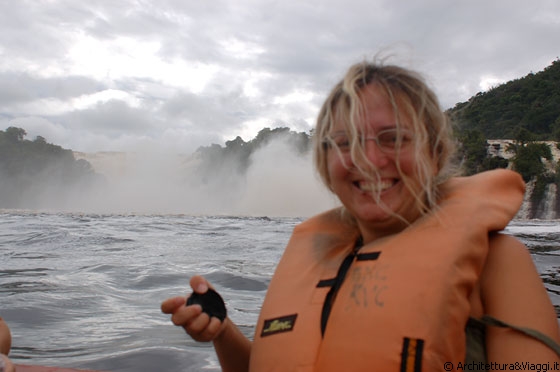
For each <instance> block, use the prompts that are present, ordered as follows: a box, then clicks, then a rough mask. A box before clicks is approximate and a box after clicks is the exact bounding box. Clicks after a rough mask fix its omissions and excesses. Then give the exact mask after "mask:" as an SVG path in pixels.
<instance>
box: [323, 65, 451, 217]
mask: <svg viewBox="0 0 560 372" xmlns="http://www.w3.org/2000/svg"><path fill="white" fill-rule="evenodd" d="M370 86H375V87H376V88H380V89H379V90H380V91H381V92H382V93H383V94H385V95H386V97H387V99H388V101H389V102H390V103H391V105H392V108H393V112H394V115H395V119H396V120H397V123H396V126H397V130H402V127H403V124H402V122H403V121H406V123H407V128H408V129H410V130H412V132H413V137H414V138H413V145H414V151H415V154H414V155H415V159H416V162H417V165H416V170H415V172H416V177H417V178H418V179H419V180H420V183H421V185H422V186H421V187H422V189H421V190H417V188H415V187H414V186H413V182H412V180H411V179H410V177H407V176H406V175H404V174H403V173H402V171H401V169H400V168H398V171H399V174H400V176H401V177H402V180H403V183H404V184H405V187H407V188H408V190H409V191H410V192H411V194H412V195H413V196H414V198H415V204H416V207H417V208H418V211H419V212H420V213H421V214H426V213H428V212H429V211H430V210H432V209H433V208H434V207H435V206H436V205H437V200H438V186H439V185H440V184H441V183H442V182H444V181H445V180H447V179H448V178H449V177H450V176H451V175H453V174H454V172H455V169H456V168H455V167H454V165H453V164H452V163H453V162H452V160H451V159H452V157H453V155H454V153H455V140H454V139H453V136H452V128H451V124H450V122H449V120H448V118H447V115H446V114H445V113H444V112H443V111H442V110H441V107H440V104H439V101H438V99H437V97H436V95H435V93H434V92H433V91H432V90H431V89H430V88H429V87H428V86H427V84H426V83H425V82H424V80H423V78H422V77H421V76H420V75H419V74H417V73H416V72H413V71H410V70H408V69H405V68H402V67H399V66H394V65H386V66H384V65H381V64H376V63H367V62H363V63H358V64H355V65H353V66H351V67H350V69H349V70H348V72H347V73H346V75H345V76H344V78H343V79H342V80H341V81H340V82H339V83H338V84H336V85H335V87H334V88H333V90H332V91H331V93H330V94H329V96H328V97H327V99H326V101H325V102H324V104H323V106H322V107H321V110H320V112H319V116H318V118H317V124H316V128H315V131H314V137H315V138H314V139H315V142H314V158H315V166H316V168H317V171H318V172H319V175H320V176H321V179H322V180H323V182H324V183H325V185H326V186H327V187H328V188H329V189H330V190H331V191H332V187H331V182H330V178H329V173H328V167H327V151H328V150H329V148H331V147H332V148H333V149H334V148H336V146H329V144H331V145H332V144H333V142H332V138H330V136H329V134H330V132H331V129H332V128H333V126H334V125H335V123H339V124H340V123H341V124H342V125H343V127H344V128H345V131H346V134H347V135H348V138H349V142H350V156H351V161H352V163H353V166H354V167H356V169H357V170H358V171H359V172H360V173H361V174H362V175H363V176H364V177H365V179H366V180H368V181H370V182H376V181H378V179H379V175H378V173H377V172H376V167H375V166H374V165H373V164H372V163H371V161H369V160H368V159H367V156H366V155H365V153H364V147H363V146H364V142H363V139H360V133H358V129H357V128H358V126H357V123H358V122H360V121H361V120H364V118H365V110H364V107H363V105H362V101H361V93H363V90H364V89H365V88H366V87H370ZM396 151H397V153H396V158H397V167H398V166H399V165H398V164H399V161H398V158H399V156H400V148H399V144H397V149H396ZM426 153H427V156H426ZM359 164H366V166H365V167H363V166H360V165H359ZM434 165H435V167H436V169H434ZM374 197H376V200H377V202H378V203H379V204H381V203H380V200H379V196H378V195H374ZM401 219H402V218H401ZM406 222H411V221H406Z"/></svg>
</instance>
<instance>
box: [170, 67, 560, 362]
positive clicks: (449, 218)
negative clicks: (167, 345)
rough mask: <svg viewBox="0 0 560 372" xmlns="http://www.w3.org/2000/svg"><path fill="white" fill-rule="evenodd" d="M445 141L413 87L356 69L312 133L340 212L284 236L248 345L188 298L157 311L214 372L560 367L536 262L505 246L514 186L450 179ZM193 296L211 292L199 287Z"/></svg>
mask: <svg viewBox="0 0 560 372" xmlns="http://www.w3.org/2000/svg"><path fill="white" fill-rule="evenodd" d="M451 133H452V130H451V126H450V124H449V121H448V120H447V118H446V116H445V114H444V113H443V112H442V110H441V108H440V106H439V103H438V100H437V98H436V96H435V94H434V93H433V92H432V90H431V89H430V88H429V87H428V86H427V85H426V84H425V83H424V81H423V79H422V78H421V77H420V76H419V75H417V74H416V73H414V72H412V71H409V70H407V69H403V68H401V67H398V66H384V65H379V64H375V63H366V62H364V63H360V64H357V65H354V66H352V67H351V68H350V69H349V71H348V73H347V74H346V76H345V77H344V79H343V80H342V81H341V82H340V83H338V84H337V85H336V86H335V87H334V89H333V90H332V92H331V94H330V95H329V96H328V98H327V100H326V102H325V103H324V104H323V107H322V109H321V111H320V113H319V117H318V120H317V126H316V128H315V136H316V138H315V140H316V141H315V147H314V152H315V159H316V166H317V169H318V170H319V173H320V175H321V177H322V179H323V181H324V183H325V184H326V186H327V187H328V188H329V189H330V190H331V191H332V192H333V193H334V194H335V195H336V196H337V197H338V199H339V200H340V202H341V203H342V205H343V207H342V208H338V209H333V210H330V211H327V212H325V213H322V214H319V215H318V216H315V217H312V218H310V219H309V220H307V221H305V222H303V223H301V224H300V225H298V226H297V227H296V228H295V229H294V232H293V234H292V237H291V239H290V242H289V243H288V246H287V248H286V250H285V252H284V255H283V257H282V259H281V261H280V263H279V265H278V267H277V269H276V271H275V274H274V277H273V278H272V281H271V283H270V285H269V288H268V292H267V295H266V298H265V300H264V303H263V306H262V309H261V312H260V316H259V319H258V322H257V325H256V329H255V335H254V340H253V341H249V340H248V339H247V338H246V337H245V336H244V335H243V334H242V333H241V332H240V330H239V329H238V328H237V327H236V326H235V325H234V324H233V323H232V321H231V320H230V319H229V317H226V318H225V319H224V320H219V319H218V318H216V317H212V316H210V315H208V314H207V313H208V311H207V310H205V309H204V307H203V306H200V305H190V306H185V299H184V298H183V297H175V298H170V299H168V300H166V301H164V302H163V303H162V310H163V312H165V313H168V314H171V315H172V316H171V320H172V321H173V323H174V324H176V325H179V326H182V327H183V328H184V329H185V330H186V331H187V333H188V334H189V335H190V336H191V337H192V338H193V339H195V340H197V341H213V343H214V347H215V349H216V352H217V354H218V358H219V360H220V363H221V365H222V368H223V370H224V371H245V370H251V371H266V370H272V369H274V368H275V369H278V370H285V371H287V370H301V371H312V370H320V371H339V370H347V371H371V370H401V371H404V370H406V371H439V370H441V369H442V364H443V363H444V362H450V363H453V365H458V363H464V362H477V363H483V364H484V363H486V362H502V363H516V362H523V363H527V362H529V363H533V362H534V363H541V362H542V361H559V360H560V359H559V356H560V347H559V346H558V344H557V342H558V341H560V333H559V329H558V323H557V321H556V316H555V311H554V308H553V307H552V304H551V302H550V299H549V297H548V295H547V293H546V290H545V288H544V286H543V285H542V282H541V280H540V278H539V276H538V274H537V271H536V270H535V267H534V265H533V263H532V260H531V257H530V256H529V254H528V253H527V250H526V247H525V246H524V245H523V244H522V243H521V242H519V241H518V240H516V239H515V238H513V237H511V236H507V235H503V234H500V233H499V231H500V230H502V229H504V228H505V227H506V226H507V224H508V223H509V222H510V220H511V219H512V218H513V217H514V216H515V214H516V212H517V210H518V208H519V207H520V205H521V202H522V199H523V192H524V184H523V181H522V179H521V177H520V176H519V175H518V174H516V173H514V172H511V171H505V170H498V171H491V172H486V173H481V174H478V175H475V176H472V177H463V178H461V177H452V175H453V170H454V169H455V167H454V166H453V162H452V159H453V157H452V155H453V153H454V151H453V150H454V140H453V138H452V136H451ZM190 284H191V287H192V288H193V290H194V291H195V292H196V293H199V294H203V293H205V292H206V291H207V290H208V288H211V286H210V284H209V283H208V282H207V281H206V280H205V279H204V278H202V277H200V276H195V277H193V278H192V279H191V283H190ZM527 304H530V306H528V305H527ZM279 325H281V326H279ZM498 327H501V328H503V329H499V330H498ZM279 350H281V353H279V352H278V351H279ZM522 356H523V357H522ZM521 357H522V358H523V359H520V358H521ZM443 367H444V368H446V366H445V365H444V366H443Z"/></svg>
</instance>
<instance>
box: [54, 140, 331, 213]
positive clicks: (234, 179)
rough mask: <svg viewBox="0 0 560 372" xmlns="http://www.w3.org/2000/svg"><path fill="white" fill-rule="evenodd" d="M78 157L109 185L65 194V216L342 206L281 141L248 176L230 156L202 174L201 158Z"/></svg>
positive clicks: (258, 156) (255, 158) (305, 160)
mask: <svg viewBox="0 0 560 372" xmlns="http://www.w3.org/2000/svg"><path fill="white" fill-rule="evenodd" d="M75 156H76V158H83V159H85V160H87V161H88V162H90V163H91V164H92V166H93V168H94V169H95V171H96V172H97V173H100V174H102V175H103V176H104V177H105V180H104V181H101V182H95V184H90V185H87V186H84V187H82V188H81V189H80V191H79V192H78V193H76V192H74V193H73V194H68V193H62V196H63V200H61V201H60V203H58V204H59V205H60V209H62V210H65V211H73V212H76V211H77V212H84V213H139V214H189V215H243V216H285V217H307V216H311V215H313V214H316V213H319V212H321V211H323V210H326V209H328V208H331V207H333V206H335V205H337V201H336V198H335V197H334V196H332V195H331V194H330V193H329V192H328V191H327V190H326V188H325V187H324V186H323V185H322V183H321V181H320V180H319V176H318V175H317V174H316V172H315V170H314V168H313V164H312V159H311V154H310V153H308V154H306V155H304V156H302V155H299V154H297V153H296V152H294V151H293V149H292V148H290V147H289V144H288V143H287V142H286V141H283V140H281V139H277V140H275V141H272V142H270V143H269V144H268V145H266V146H264V147H262V148H260V149H258V150H257V151H256V152H254V153H253V154H252V155H251V158H250V162H249V164H250V165H249V167H248V169H247V171H246V172H245V173H244V172H240V171H239V168H238V167H237V166H236V164H234V162H235V160H233V159H232V160H231V162H232V163H231V164H227V163H228V159H226V160H225V162H223V163H222V164H220V165H219V167H216V169H215V170H214V169H205V170H204V174H205V175H204V176H201V173H200V172H197V168H198V167H199V166H200V164H201V159H200V157H199V154H197V153H195V154H192V155H189V156H185V155H176V154H169V153H165V152H162V151H160V152H154V151H152V152H149V153H147V152H146V153H140V152H137V153H95V154H83V153H76V154H75ZM52 202H53V201H52V200H51V202H50V203H46V204H47V205H53V204H54V203H52Z"/></svg>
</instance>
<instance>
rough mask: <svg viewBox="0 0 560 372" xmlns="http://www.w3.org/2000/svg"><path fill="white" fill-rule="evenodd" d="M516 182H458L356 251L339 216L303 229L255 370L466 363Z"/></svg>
mask: <svg viewBox="0 0 560 372" xmlns="http://www.w3.org/2000/svg"><path fill="white" fill-rule="evenodd" d="M524 187H525V186H524V183H523V181H522V179H521V177H520V176H519V175H518V174H517V173H514V172H512V171H507V170H496V171H490V172H484V173H480V174H478V175H475V176H471V177H462V178H454V179H452V180H450V181H448V182H447V183H446V184H445V185H444V186H443V187H442V194H443V196H442V198H441V202H440V204H439V207H438V208H437V210H436V211H434V212H433V213H431V214H430V215H429V216H425V217H422V218H420V219H419V220H417V221H416V222H415V223H414V224H412V225H411V226H409V227H407V228H406V229H405V230H403V231H402V232H401V233H399V234H396V235H393V236H390V237H388V238H384V239H381V240H378V241H374V242H372V243H370V244H367V245H365V246H363V247H361V248H360V249H357V247H356V241H357V239H358V238H359V232H358V230H357V228H356V227H355V226H354V225H353V224H351V223H349V222H345V219H343V218H342V214H341V210H340V209H335V210H331V211H328V212H325V213H323V214H320V215H318V216H315V217H313V218H311V219H309V220H307V221H305V222H303V223H301V224H300V225H298V226H296V228H295V229H294V232H293V234H292V237H291V239H290V241H289V243H288V246H287V248H286V250H285V252H284V255H283V256H282V259H281V260H280V263H279V264H278V267H277V269H276V272H275V274H274V276H273V278H272V281H271V283H270V286H269V288H268V292H267V295H266V297H265V300H264V303H263V306H262V310H261V313H260V316H259V320H258V323H257V326H256V330H255V336H254V342H253V347H252V350H251V360H250V371H255V372H262V371H284V372H286V371H299V372H302V371H321V372H323V371H327V372H328V371H424V372H426V371H441V370H444V368H445V366H444V364H445V363H446V362H450V363H453V365H457V362H464V360H465V325H466V323H467V320H468V317H469V314H470V303H469V295H470V294H471V292H472V290H473V287H474V286H475V284H476V282H477V281H478V277H479V275H480V272H481V271H482V268H483V266H484V262H485V259H486V255H487V251H488V234H489V232H492V231H498V230H501V229H503V228H505V227H506V226H507V224H508V223H509V221H510V220H511V219H512V218H513V217H514V216H515V214H516V212H517V210H518V208H519V206H520V205H521V202H522V199H523V193H524Z"/></svg>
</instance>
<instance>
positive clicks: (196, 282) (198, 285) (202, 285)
mask: <svg viewBox="0 0 560 372" xmlns="http://www.w3.org/2000/svg"><path fill="white" fill-rule="evenodd" d="M190 284H191V288H192V289H193V290H194V291H195V292H196V293H200V294H203V293H206V291H207V290H208V288H212V286H211V285H210V283H208V281H207V280H206V279H204V277H202V276H200V275H195V276H193V277H192V278H191V281H190Z"/></svg>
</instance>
